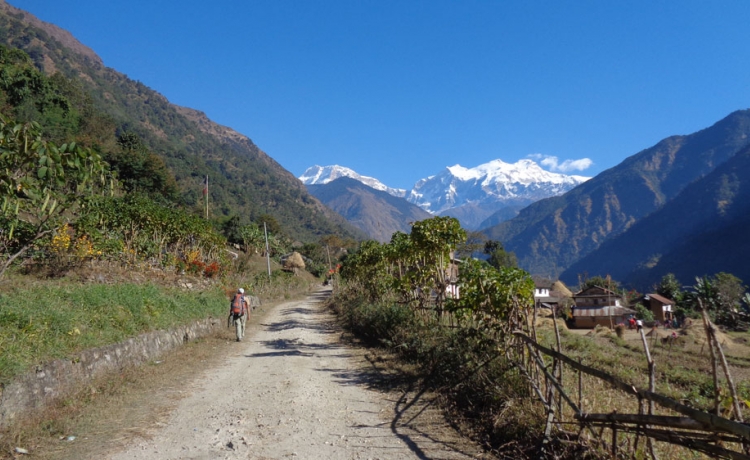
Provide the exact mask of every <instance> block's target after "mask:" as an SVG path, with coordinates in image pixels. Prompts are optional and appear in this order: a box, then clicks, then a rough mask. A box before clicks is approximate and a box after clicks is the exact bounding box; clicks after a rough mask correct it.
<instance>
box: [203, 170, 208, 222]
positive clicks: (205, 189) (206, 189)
mask: <svg viewBox="0 0 750 460" xmlns="http://www.w3.org/2000/svg"><path fill="white" fill-rule="evenodd" d="M203 196H204V197H205V199H206V220H208V174H206V185H205V186H204V187H203Z"/></svg>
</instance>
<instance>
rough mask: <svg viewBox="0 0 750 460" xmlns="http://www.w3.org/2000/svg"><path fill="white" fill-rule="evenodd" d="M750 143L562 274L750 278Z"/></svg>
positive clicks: (569, 277) (654, 279)
mask: <svg viewBox="0 0 750 460" xmlns="http://www.w3.org/2000/svg"><path fill="white" fill-rule="evenodd" d="M749 175H750V147H747V148H745V149H743V150H742V151H740V152H739V153H737V154H736V155H734V156H733V157H732V158H730V159H729V160H727V161H726V162H725V163H724V164H722V165H720V166H719V167H717V168H716V170H714V171H713V172H711V173H710V174H708V175H706V176H705V177H702V178H700V179H699V180H697V181H696V182H694V183H692V184H690V185H689V186H688V187H686V188H685V190H683V191H682V192H681V193H680V194H679V195H677V196H676V197H675V198H674V199H673V200H671V201H670V202H669V203H667V204H666V205H664V206H663V207H662V208H660V209H659V210H658V211H656V212H654V213H653V214H651V215H649V216H648V217H646V218H644V219H642V220H640V221H639V222H637V223H636V224H635V225H633V227H632V228H630V229H629V230H628V231H626V232H625V233H623V234H622V235H619V236H618V237H615V238H612V239H611V240H609V241H607V242H606V243H604V244H603V245H602V246H601V247H600V248H599V249H598V250H596V251H594V252H592V253H591V254H589V255H588V256H586V257H584V258H582V259H581V260H579V261H578V262H576V263H575V264H573V265H572V266H571V267H570V268H569V269H568V270H566V271H565V272H563V274H562V275H561V279H562V280H563V281H565V282H568V283H575V280H576V279H577V275H578V274H579V273H583V272H587V273H588V274H589V275H590V276H596V275H601V276H605V275H607V274H609V275H611V276H612V277H614V278H615V279H617V280H621V281H623V282H624V283H625V284H626V285H628V286H633V287H636V288H638V289H640V290H646V289H649V288H650V287H651V286H653V285H654V284H657V283H658V282H659V280H660V279H661V278H662V277H663V276H664V275H666V274H668V273H672V274H674V275H675V276H676V277H677V278H678V279H679V280H681V281H682V282H684V283H685V284H690V283H692V282H693V281H694V280H695V277H696V276H712V275H714V274H716V273H719V272H727V273H732V274H733V275H735V276H738V277H739V278H740V279H743V280H748V279H750V266H748V264H747V262H746V261H747V259H748V257H749V256H750V240H748V238H747V233H748V228H750V227H748V226H749V225H750V180H748V176H749Z"/></svg>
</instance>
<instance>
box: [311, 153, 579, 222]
mask: <svg viewBox="0 0 750 460" xmlns="http://www.w3.org/2000/svg"><path fill="white" fill-rule="evenodd" d="M343 176H346V177H351V178H352V179H355V180H358V181H360V182H362V183H363V184H365V185H369V186H370V187H372V188H374V189H376V190H382V191H385V192H387V193H389V194H391V195H394V196H397V197H403V198H406V200H407V201H409V202H410V203H412V204H415V205H417V206H419V207H420V208H422V209H424V210H425V211H427V212H429V213H431V214H438V215H453V216H456V217H458V216H460V219H461V222H462V224H465V225H466V227H467V228H469V229H474V228H477V226H478V225H479V224H481V222H482V221H483V220H484V219H485V218H487V217H489V216H490V215H491V214H492V213H494V212H495V211H498V210H500V209H502V208H506V207H513V208H515V209H521V208H523V207H525V206H528V205H529V204H531V203H533V202H535V201H538V200H541V199H543V198H549V197H551V196H555V195H562V194H563V193H565V192H567V191H568V190H571V189H572V188H574V187H576V186H577V185H579V184H581V183H582V182H585V181H587V180H588V179H589V177H583V176H567V175H565V174H558V173H553V172H550V171H547V170H544V169H542V167H541V166H539V165H538V164H537V163H536V162H535V161H533V160H529V159H523V160H519V161H517V162H515V163H506V162H504V161H502V160H499V159H498V160H492V161H489V162H487V163H484V164H481V165H479V166H476V167H474V168H466V167H464V166H461V165H459V164H456V165H453V166H448V167H446V168H445V169H443V171H441V172H440V173H438V174H436V175H434V176H430V177H427V178H424V179H420V180H419V181H417V183H416V184H414V188H412V189H411V190H410V191H408V192H407V191H405V190H401V189H393V188H390V187H387V186H386V185H384V184H383V183H382V182H380V181H379V180H377V179H375V178H372V177H367V176H361V175H359V174H357V173H356V172H354V171H353V170H351V169H349V168H345V167H343V166H337V165H333V166H313V167H311V168H308V169H307V171H305V173H304V174H303V175H302V176H300V177H299V179H300V180H301V181H302V182H303V183H304V184H306V185H311V184H327V183H328V182H331V181H332V180H335V179H337V178H339V177H343Z"/></svg>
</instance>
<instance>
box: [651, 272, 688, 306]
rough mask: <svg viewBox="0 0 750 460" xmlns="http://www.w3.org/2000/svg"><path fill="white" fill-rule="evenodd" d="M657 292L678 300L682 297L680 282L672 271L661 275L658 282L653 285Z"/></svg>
mask: <svg viewBox="0 0 750 460" xmlns="http://www.w3.org/2000/svg"><path fill="white" fill-rule="evenodd" d="M654 290H655V291H656V293H657V294H659V295H661V296H664V297H666V298H668V299H672V300H674V301H675V302H679V301H680V299H682V284H681V283H680V281H679V280H678V279H677V277H675V276H674V274H673V273H667V274H666V275H664V276H662V278H661V280H660V281H659V284H657V285H656V286H655V287H654Z"/></svg>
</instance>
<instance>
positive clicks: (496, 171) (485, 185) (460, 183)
mask: <svg viewBox="0 0 750 460" xmlns="http://www.w3.org/2000/svg"><path fill="white" fill-rule="evenodd" d="M588 179H589V178H588V177H583V176H566V175H565V174H558V173H553V172H550V171H546V170H544V169H542V167H541V166H539V165H538V164H537V163H536V162H535V161H533V160H528V159H523V160H519V161H517V162H515V163H506V162H504V161H502V160H499V159H498V160H492V161H490V162H488V163H484V164H481V165H479V166H476V167H474V168H466V167H463V166H461V165H458V164H457V165H454V166H449V167H447V168H445V169H444V170H443V171H442V172H441V173H440V174H437V175H435V176H433V177H430V178H428V179H422V180H421V181H419V182H417V184H416V185H415V186H414V188H413V189H412V190H411V192H409V195H407V197H406V199H407V200H409V201H410V202H412V203H414V204H416V205H418V206H419V207H421V208H422V209H424V210H426V211H429V212H432V213H442V212H446V211H448V210H450V209H452V208H456V207H459V206H463V205H466V204H469V203H473V204H483V203H484V204H489V203H498V202H506V203H515V204H519V205H525V204H530V203H532V202H534V201H537V200H540V199H542V198H548V197H550V196H554V195H560V194H563V193H565V192H567V191H568V190H570V189H572V188H573V187H575V186H577V185H578V184H580V183H582V182H585V181H586V180H588Z"/></svg>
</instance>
